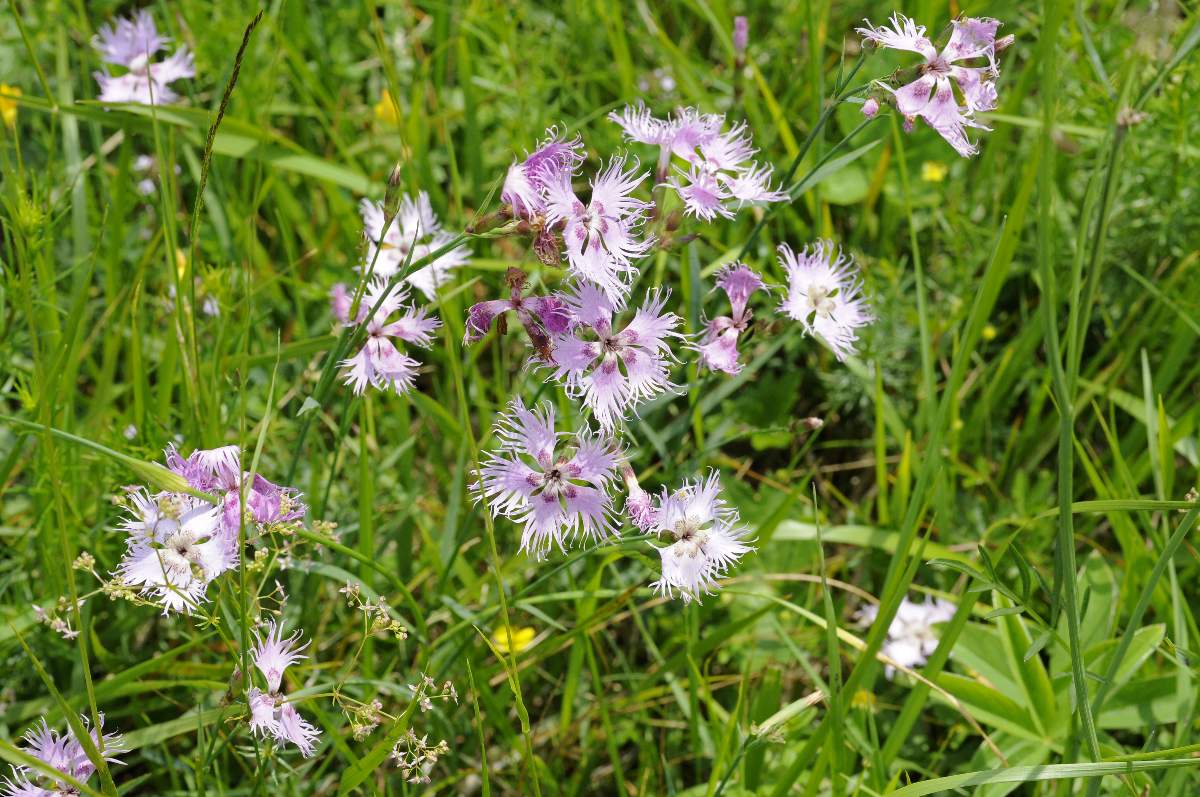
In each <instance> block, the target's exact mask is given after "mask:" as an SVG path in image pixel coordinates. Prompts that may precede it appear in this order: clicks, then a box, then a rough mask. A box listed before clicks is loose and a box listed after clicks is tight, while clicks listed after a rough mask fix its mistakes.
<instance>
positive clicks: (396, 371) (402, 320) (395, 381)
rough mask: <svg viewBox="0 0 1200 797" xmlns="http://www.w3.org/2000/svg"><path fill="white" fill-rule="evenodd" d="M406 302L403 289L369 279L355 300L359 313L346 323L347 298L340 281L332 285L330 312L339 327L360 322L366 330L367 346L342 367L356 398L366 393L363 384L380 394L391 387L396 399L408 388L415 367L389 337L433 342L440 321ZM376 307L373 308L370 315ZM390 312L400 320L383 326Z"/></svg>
mask: <svg viewBox="0 0 1200 797" xmlns="http://www.w3.org/2000/svg"><path fill="white" fill-rule="evenodd" d="M407 298H408V292H407V291H406V290H405V289H404V288H403V287H402V286H400V285H393V286H390V287H389V286H388V284H387V280H384V279H375V280H372V281H371V284H370V286H368V288H367V290H366V292H365V294H364V295H363V296H362V298H361V299H360V301H359V304H358V312H357V313H355V315H354V320H353V322H351V320H350V311H351V304H352V300H351V297H350V295H349V293H348V292H347V291H346V286H345V285H342V284H340V283H339V284H337V285H334V286H333V291H332V304H333V313H334V315H335V316H336V317H337V319H338V321H340V322H341V323H342V324H343V325H344V326H349V325H350V324H351V323H353V324H355V325H359V324H363V323H365V324H366V328H367V342H366V343H365V344H364V345H363V347H362V349H361V350H359V352H358V354H356V355H354V356H353V357H350V358H349V359H346V360H343V361H342V363H341V365H342V372H343V374H344V376H345V378H346V384H347V385H350V386H351V387H352V388H353V390H354V392H355V393H356V394H359V395H361V394H362V393H363V392H364V391H365V390H366V389H367V385H372V386H374V387H376V388H378V389H380V390H385V389H388V388H390V389H392V390H394V391H395V392H396V393H398V394H400V395H403V394H405V393H407V392H408V391H409V390H411V389H412V386H413V381H414V379H415V378H416V375H417V366H418V365H420V363H418V362H417V361H416V360H414V359H413V358H411V357H409V356H407V355H405V354H403V353H401V352H400V350H399V349H397V348H396V346H395V344H394V343H392V341H391V338H398V339H399V340H403V341H405V342H407V343H411V344H413V345H415V346H422V347H425V348H429V346H430V344H431V343H432V341H433V331H434V330H435V329H437V328H438V327H440V326H441V325H442V322H441V321H439V320H438V319H437V318H432V317H428V316H426V314H425V310H424V309H420V310H418V309H416V308H413V307H408V306H405V300H406V299H407ZM377 304H378V305H379V307H378V309H377V310H375V312H374V313H372V309H373V308H375V306H376V305H377ZM393 313H400V317H399V318H398V319H396V320H395V321H393V322H391V323H388V322H387V319H388V318H389V317H391V316H392V314H393ZM368 316H370V317H369V318H368Z"/></svg>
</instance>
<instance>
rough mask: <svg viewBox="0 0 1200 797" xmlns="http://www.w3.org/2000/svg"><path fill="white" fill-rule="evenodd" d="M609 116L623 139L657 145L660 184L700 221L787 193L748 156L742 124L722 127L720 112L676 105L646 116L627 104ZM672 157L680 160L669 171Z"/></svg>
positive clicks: (640, 108)
mask: <svg viewBox="0 0 1200 797" xmlns="http://www.w3.org/2000/svg"><path fill="white" fill-rule="evenodd" d="M608 118H609V119H611V120H612V121H614V122H616V123H617V124H618V125H620V126H621V129H622V130H624V131H625V137H626V138H628V139H629V140H630V141H636V142H639V143H641V144H651V145H654V146H657V147H658V148H659V158H658V172H657V174H656V177H657V179H658V181H659V182H662V181H663V180H666V181H667V182H666V184H667V185H668V186H669V187H670V188H671V189H673V190H674V191H675V192H676V193H677V194H678V195H679V198H680V200H682V201H683V206H684V209H685V211H686V212H687V213H688V214H689V215H691V216H695V217H697V218H700V219H704V220H705V221H711V220H712V219H713V218H715V217H716V216H724V217H725V218H727V219H732V218H733V217H734V216H735V215H736V211H737V210H740V209H741V208H742V207H743V206H744V205H746V204H747V203H751V202H782V201H784V200H786V199H787V198H788V195H787V192H786V191H780V190H778V189H775V188H772V187H771V175H772V173H773V171H774V170H773V167H771V166H769V165H767V166H760V165H759V164H758V163H757V162H755V161H754V160H752V159H753V157H754V153H756V152H757V151H758V150H756V149H754V147H753V142H752V140H751V136H750V133H749V131H748V130H747V126H746V123H745V122H738V123H737V124H735V125H733V126H732V127H730V128H728V129H726V124H725V117H724V115H722V114H713V113H701V112H700V111H699V110H697V109H695V108H681V109H680V110H679V111H677V112H676V113H675V114H673V115H671V116H669V117H668V118H666V119H658V118H655V117H654V116H652V115H651V114H650V111H649V110H647V109H646V107H645V106H644V105H640V104H639V105H631V106H627V107H626V108H624V109H623V110H622V111H621V112H620V113H618V112H616V111H613V112H612V113H610V114H609V115H608ZM672 158H679V159H680V160H681V161H683V164H684V165H683V166H682V167H677V168H676V172H675V174H669V169H670V166H671V162H672Z"/></svg>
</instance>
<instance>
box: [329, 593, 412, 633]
mask: <svg viewBox="0 0 1200 797" xmlns="http://www.w3.org/2000/svg"><path fill="white" fill-rule="evenodd" d="M338 592H340V593H341V594H343V595H345V596H346V604H347V605H348V606H351V607H353V608H354V609H355V610H356V611H358V612H361V613H362V616H363V619H364V620H365V621H366V623H367V627H368V628H369V629H370V630H371V631H372V632H373V633H382V632H386V633H389V634H391V635H392V636H394V637H395V638H396V639H398V640H400V641H403V640H405V639H408V628H406V627H405V626H404V624H403V623H401V622H399V621H397V620H396V619H395V618H394V617H392V612H391V608H390V607H389V606H388V602H387V599H386V598H384V597H383V596H382V595H380V596H379V597H378V598H376V599H375V600H374V601H371V599H370V598H369V597H368V598H366V599H364V598H363V594H362V586H361V585H359V584H355V583H353V582H347V583H346V586H344V587H342V588H341V589H339V590H338Z"/></svg>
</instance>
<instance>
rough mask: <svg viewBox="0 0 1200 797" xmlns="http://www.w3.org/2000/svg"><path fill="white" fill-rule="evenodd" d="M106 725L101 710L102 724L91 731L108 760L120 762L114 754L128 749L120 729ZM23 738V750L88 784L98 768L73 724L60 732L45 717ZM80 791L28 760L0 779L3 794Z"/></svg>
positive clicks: (30, 796) (45, 796)
mask: <svg viewBox="0 0 1200 797" xmlns="http://www.w3.org/2000/svg"><path fill="white" fill-rule="evenodd" d="M81 719H82V720H83V724H84V726H85V727H86V726H88V725H90V722H91V721H90V720H89V719H88V718H87V716H82V717H81ZM103 726H104V715H103V714H101V715H100V725H99V727H98V728H96V729H90V730H89V731H88V733H89V735H90V736H91V737H92V743H93V744H94V745H95V746H96V748H97V749H98V750H99V751H100V753H101V755H103V756H104V760H105V761H108V762H110V763H113V764H120V763H121V762H120V761H119V760H118V759H116V758H113V755H114V754H116V753H121V752H124V747H123V745H122V742H121V737H120V736H119V735H118V734H116V733H103ZM23 742H24V744H23V745H21V751H22V752H24V753H26V754H27V755H30V756H33V757H34V758H36V759H37V760H39V761H41V762H42V763H43V764H45V765H46V766H48V767H51V768H52V769H54V770H55V771H57V772H59V773H60V774H62V775H65V776H66V777H69V778H71V779H73V780H75V781H77V782H79V783H83V784H86V783H87V781H88V779H89V778H91V777H92V774H93V773H94V772H95V771H96V767H95V765H94V764H92V762H91V760H90V759H88V757H87V753H85V752H84V750H83V745H82V744H80V742H79V739H77V738H76V737H75V733H74V731H72V730H70V728H68V729H67V731H66V732H65V733H59V732H58V731H56V730H53V729H52V728H50V726H48V725H47V724H46V720H44V719H43V720H42V721H41V725H40V726H35V727H34V728H32V729H30V730H29V731H27V732H26V733H25V736H24V737H23ZM78 793H79V792H78V791H77V790H76V788H75V787H74V786H73V785H71V784H70V783H68V782H67V781H66V780H64V779H62V778H58V777H55V776H54V775H51V774H49V773H46V772H43V771H42V770H40V769H35V768H33V767H30V766H26V765H24V764H14V765H13V767H12V774H11V776H10V777H8V778H5V780H4V782H3V783H0V797H57V796H58V795H73V794H78Z"/></svg>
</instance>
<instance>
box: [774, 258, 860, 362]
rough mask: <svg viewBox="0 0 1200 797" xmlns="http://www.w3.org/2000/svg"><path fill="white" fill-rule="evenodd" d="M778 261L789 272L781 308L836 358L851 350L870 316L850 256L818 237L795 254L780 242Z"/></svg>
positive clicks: (846, 354)
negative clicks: (860, 328)
mask: <svg viewBox="0 0 1200 797" xmlns="http://www.w3.org/2000/svg"><path fill="white" fill-rule="evenodd" d="M779 263H780V265H782V266H783V268H784V270H785V271H786V272H787V276H788V288H787V296H785V297H784V299H783V303H782V304H780V305H779V310H780V312H782V313H785V314H786V315H787V316H788V317H789V318H793V319H795V320H796V321H799V322H800V323H801V324H803V325H804V329H805V331H806V332H808V334H810V335H816V336H817V337H819V338H820V339H821V340H823V341H825V343H826V344H827V345H828V346H829V348H831V349H832V350H833V353H834V354H836V355H837V358H838V359H839V360H844V359H846V357H847V356H848V355H850V354H853V353H854V344H855V341H856V340H857V339H858V332H857V330H858V329H859V327H863V326H866V325H867V324H868V323H870V322H871V321H872V316H871V313H870V311H869V310H868V308H867V303H866V300H865V299H863V298H862V282H861V281H860V280H859V278H858V274H857V270H856V269H855V268H854V259H853V258H852V257H849V256H847V255H843V254H842V252H841V250H840V249H839V248H838V247H837V246H835V245H834V244H833V243H832V242H830V241H817V242H816V243H815V244H813V245H812V246H811V247H806V248H804V249H802V250H801V251H800V253H799V254H796V253H794V252H793V251H792V249H791V247H789V246H788V245H787V244H780V245H779Z"/></svg>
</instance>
